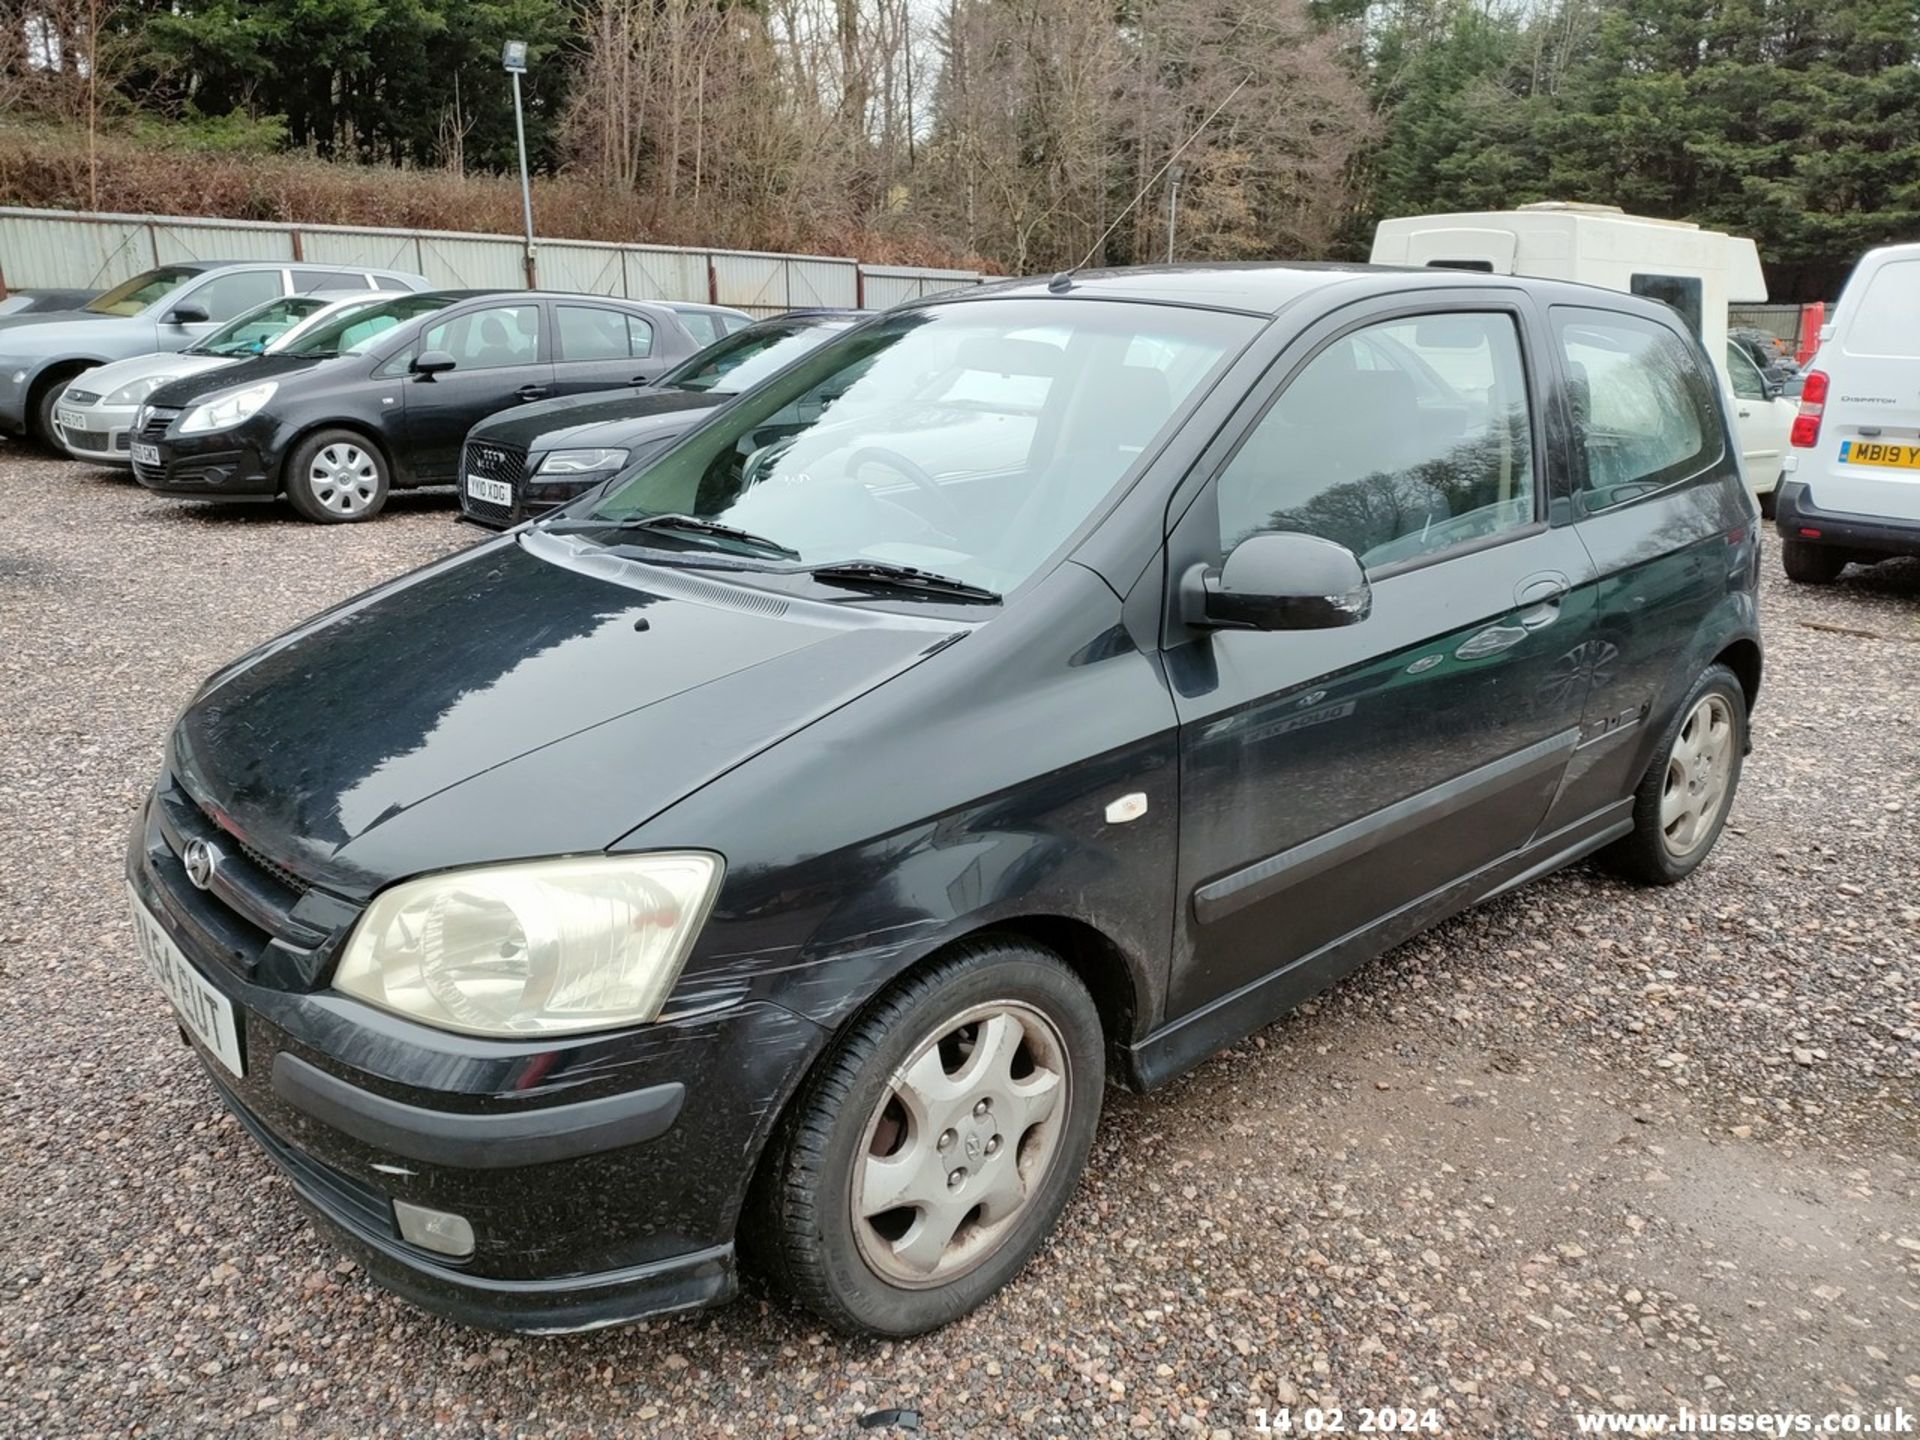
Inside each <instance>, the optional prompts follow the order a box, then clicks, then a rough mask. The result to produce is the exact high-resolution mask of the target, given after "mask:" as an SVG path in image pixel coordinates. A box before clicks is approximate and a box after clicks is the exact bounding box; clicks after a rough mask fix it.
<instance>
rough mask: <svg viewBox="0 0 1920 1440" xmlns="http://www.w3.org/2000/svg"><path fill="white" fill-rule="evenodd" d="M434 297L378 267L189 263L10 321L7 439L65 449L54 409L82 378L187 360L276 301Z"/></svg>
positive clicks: (2, 406)
mask: <svg viewBox="0 0 1920 1440" xmlns="http://www.w3.org/2000/svg"><path fill="white" fill-rule="evenodd" d="M426 288H427V280H426V277H425V276H424V275H414V274H410V273H409V272H407V271H404V270H388V269H385V268H376V267H370V266H360V265H304V264H300V263H297V262H296V263H292V264H289V263H287V262H285V261H280V260H264V261H263V260H186V261H182V262H181V263H179V264H176V265H162V266H159V267H158V268H156V269H153V270H148V271H145V272H143V273H141V274H139V275H136V276H134V277H133V278H132V279H131V280H127V281H123V282H122V283H121V284H119V285H116V286H114V287H113V289H111V290H108V291H106V292H105V293H104V294H101V295H97V296H95V297H94V298H93V299H92V300H89V301H88V302H87V303H86V304H85V305H83V306H82V307H81V308H80V309H78V310H53V311H48V312H45V313H37V312H36V313H32V314H26V315H13V316H9V317H5V318H0V430H4V431H6V432H8V433H10V434H14V435H31V436H32V437H33V438H34V439H36V440H39V441H42V442H43V443H45V444H47V445H51V446H55V447H58V445H59V443H60V442H59V439H58V437H57V436H56V435H55V434H54V425H53V408H54V402H55V401H56V400H57V399H58V398H59V395H60V392H61V391H62V390H64V389H66V387H67V385H68V384H69V383H70V382H71V381H72V380H73V378H74V377H75V376H76V375H78V374H80V372H81V371H83V370H91V369H93V368H94V367H95V366H97V365H105V364H107V363H109V362H110V361H114V360H127V359H131V358H132V357H133V356H135V355H151V354H152V353H153V352H154V351H156V350H184V349H185V348H186V347H187V346H189V345H192V344H195V343H196V342H198V341H201V340H204V339H206V338H207V336H209V335H211V334H212V333H213V332H214V331H215V330H216V329H218V328H219V327H220V326H222V325H224V324H226V323H227V322H228V321H229V320H231V319H233V318H234V317H235V316H237V315H240V314H242V313H243V312H245V311H248V310H251V309H253V307H254V306H256V305H258V304H260V303H261V302H262V301H265V300H271V299H273V298H274V297H275V296H278V295H296V294H301V293H311V292H315V291H329V290H330V291H340V290H345V291H348V292H360V293H364V292H366V291H369V290H425V289H426Z"/></svg>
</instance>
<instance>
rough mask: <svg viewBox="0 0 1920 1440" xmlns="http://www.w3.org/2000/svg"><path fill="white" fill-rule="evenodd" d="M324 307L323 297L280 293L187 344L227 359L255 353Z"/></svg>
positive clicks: (192, 349)
mask: <svg viewBox="0 0 1920 1440" xmlns="http://www.w3.org/2000/svg"><path fill="white" fill-rule="evenodd" d="M326 306H327V300H326V298H325V297H324V296H320V295H282V296H280V297H279V298H278V299H276V300H269V301H267V302H266V304H264V305H256V306H254V307H253V309H251V310H249V311H247V312H246V313H245V314H242V315H236V316H234V318H233V319H231V320H229V321H228V322H227V323H226V324H224V325H222V326H221V327H220V328H219V329H218V330H216V331H214V332H213V333H212V334H211V335H209V336H208V337H207V338H206V339H205V340H202V341H201V342H200V343H199V344H198V345H193V346H189V347H188V353H189V354H192V355H219V356H223V357H229V358H233V357H239V356H242V355H258V354H259V353H260V352H261V351H263V350H265V349H266V348H267V342H269V341H270V340H273V339H276V338H277V337H279V336H280V335H283V334H285V333H286V332H287V331H288V330H290V329H292V328H293V326H294V325H296V324H297V323H299V322H300V321H302V320H304V319H306V318H307V316H309V315H311V314H313V313H314V312H315V311H316V310H324V309H325V308H326Z"/></svg>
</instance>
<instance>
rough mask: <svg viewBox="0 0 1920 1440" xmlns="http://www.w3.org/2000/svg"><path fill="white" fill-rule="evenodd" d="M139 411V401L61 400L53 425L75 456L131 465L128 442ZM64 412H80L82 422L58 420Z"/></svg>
mask: <svg viewBox="0 0 1920 1440" xmlns="http://www.w3.org/2000/svg"><path fill="white" fill-rule="evenodd" d="M139 411H140V407H139V406H138V405H108V404H106V403H105V402H104V401H96V402H95V403H93V404H88V405H73V404H68V403H66V402H64V401H62V402H61V403H60V404H58V405H57V406H55V408H54V417H55V418H54V426H53V428H54V430H55V431H56V432H57V433H58V435H59V437H60V443H61V444H62V445H64V446H66V448H67V453H68V454H69V455H72V456H73V457H74V458H76V459H79V460H97V461H99V462H100V463H102V464H105V465H128V464H131V463H132V456H131V455H130V454H129V451H128V445H129V442H130V439H131V436H132V434H133V420H134V416H135V415H137V414H138V413H139ZM62 412H73V413H77V414H78V415H79V416H80V421H81V423H80V425H79V426H78V427H70V426H66V425H62V424H61V423H60V421H59V416H60V414H61V413H62Z"/></svg>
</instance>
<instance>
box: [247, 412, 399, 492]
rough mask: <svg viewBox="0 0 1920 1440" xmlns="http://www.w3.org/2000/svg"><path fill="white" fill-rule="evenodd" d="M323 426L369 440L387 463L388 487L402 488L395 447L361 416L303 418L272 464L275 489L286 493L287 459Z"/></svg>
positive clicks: (284, 442)
mask: <svg viewBox="0 0 1920 1440" xmlns="http://www.w3.org/2000/svg"><path fill="white" fill-rule="evenodd" d="M322 430H346V431H348V432H350V433H352V434H354V435H357V436H359V437H360V438H361V439H362V440H364V441H366V442H367V444H368V445H370V446H371V447H372V448H373V449H374V450H376V451H378V452H379V455H380V463H381V464H383V465H385V466H386V467H387V488H388V490H389V491H392V490H397V489H399V488H400V484H399V478H400V469H399V466H398V464H397V463H396V462H395V460H394V457H393V450H392V448H391V447H390V446H389V445H388V444H387V442H386V439H385V438H384V437H383V436H382V435H380V433H379V432H378V431H377V430H376V429H375V428H374V427H373V426H371V425H368V424H366V423H365V422H363V421H359V420H340V419H333V418H327V419H320V420H308V421H304V422H302V423H301V424H300V425H299V426H298V427H297V428H295V429H294V430H293V431H292V432H291V433H289V434H288V436H287V437H286V439H285V440H283V441H282V442H281V443H280V445H279V452H280V453H279V457H278V459H277V460H276V461H275V463H274V467H273V483H274V487H275V488H274V493H276V494H279V495H284V494H286V493H287V462H288V461H289V460H291V459H292V458H293V452H294V451H295V450H298V449H299V448H300V447H301V446H302V445H304V444H306V442H307V441H309V440H311V439H312V438H313V437H314V436H315V435H317V434H319V433H320V432H321V431H322Z"/></svg>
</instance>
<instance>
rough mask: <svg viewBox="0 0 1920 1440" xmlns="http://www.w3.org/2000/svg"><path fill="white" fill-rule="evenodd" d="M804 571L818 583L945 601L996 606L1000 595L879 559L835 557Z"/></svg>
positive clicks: (944, 576) (935, 572)
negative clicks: (911, 593)
mask: <svg viewBox="0 0 1920 1440" xmlns="http://www.w3.org/2000/svg"><path fill="white" fill-rule="evenodd" d="M807 573H808V574H809V575H811V576H813V578H814V579H816V580H818V581H819V582H820V583H821V584H822V585H850V586H856V587H865V588H869V589H874V590H907V591H911V592H913V593H914V594H916V595H937V596H939V597H941V598H942V599H947V600H965V601H968V602H969V603H972V604H979V605H997V604H998V603H999V602H1000V594H999V592H998V591H996V590H989V589H987V588H986V587H985V586H984V585H973V584H969V583H968V582H967V581H965V580H956V579H954V578H953V576H951V575H942V574H940V573H939V572H937V571H934V570H921V569H918V568H916V567H914V566H912V565H889V564H888V563H886V562H885V561H883V560H837V561H834V562H832V563H831V564H827V565H815V566H813V567H812V568H811V569H809V570H808V571H807Z"/></svg>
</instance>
